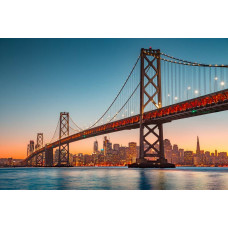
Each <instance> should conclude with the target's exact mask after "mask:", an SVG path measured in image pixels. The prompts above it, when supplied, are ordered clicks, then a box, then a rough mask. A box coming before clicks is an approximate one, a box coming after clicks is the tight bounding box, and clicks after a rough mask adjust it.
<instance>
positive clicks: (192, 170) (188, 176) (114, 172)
mask: <svg viewBox="0 0 228 228" xmlns="http://www.w3.org/2000/svg"><path fill="white" fill-rule="evenodd" d="M0 189H44V190H46V189H51V190H58V189H63V190H64V189H69V190H71V189H72V190H73V189H94V190H96V189H97V190H99V189H112V190H115V189H117V190H118V189H119V190H124V189H132V190H140V189H158V190H162V189H167V190H169V189H189V190H191V189H197V190H198V189H203V190H206V189H227V190H228V168H217V167H213V168H202V167H187V168H186V167H178V168H176V169H165V170H164V169H163V170H162V169H133V168H132V169H128V168H127V167H111V168H106V167H99V168H97V167H88V168H87V167H72V168H2V169H0Z"/></svg>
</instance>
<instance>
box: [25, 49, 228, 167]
mask: <svg viewBox="0 0 228 228" xmlns="http://www.w3.org/2000/svg"><path fill="white" fill-rule="evenodd" d="M227 85H228V65H224V64H205V63H197V62H191V61H187V60H183V59H180V58H175V57H173V56H170V55H168V54H165V53H162V52H160V50H159V49H157V50H155V49H152V48H149V49H143V48H142V49H141V52H140V55H139V56H138V58H137V60H136V62H135V64H134V66H133V68H132V70H131V72H130V74H129V75H128V77H127V78H126V81H125V82H124V84H123V86H122V88H121V89H120V90H119V93H118V94H117V96H116V97H115V99H114V100H113V102H112V103H111V105H110V106H109V107H108V108H107V110H106V111H105V112H104V113H103V115H102V116H101V117H100V118H99V119H98V120H96V121H95V122H94V123H93V124H91V125H90V126H89V127H88V128H86V129H82V128H80V127H79V126H78V125H77V124H76V123H75V122H74V121H73V120H72V118H71V117H70V115H69V113H68V112H62V113H60V118H59V121H58V124H57V127H56V130H55V132H54V135H53V137H52V139H51V141H50V143H48V144H45V145H44V138H43V133H38V134H37V140H36V145H32V146H31V144H29V145H28V148H27V157H26V158H25V159H24V160H23V161H22V162H21V165H23V166H53V164H54V163H53V149H54V148H58V149H59V153H58V164H57V166H69V151H70V150H69V144H70V143H72V142H75V141H79V140H85V139H87V138H90V137H94V136H98V135H103V134H107V133H112V132H117V131H123V130H130V129H136V128H138V129H139V132H140V141H139V146H140V148H139V154H138V159H137V161H136V163H135V164H131V165H129V167H161V168H166V167H171V168H172V167H175V166H174V165H173V164H169V163H167V160H166V158H165V155H164V145H163V124H165V123H167V122H170V121H174V120H179V119H184V118H189V117H194V116H199V115H205V114H209V113H215V112H220V111H225V110H227V109H228V86H227ZM104 156H105V155H104Z"/></svg>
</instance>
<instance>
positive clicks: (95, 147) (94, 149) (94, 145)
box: [93, 140, 98, 153]
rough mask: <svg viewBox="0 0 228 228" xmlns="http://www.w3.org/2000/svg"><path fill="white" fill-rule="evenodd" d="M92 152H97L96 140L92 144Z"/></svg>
mask: <svg viewBox="0 0 228 228" xmlns="http://www.w3.org/2000/svg"><path fill="white" fill-rule="evenodd" d="M93 152H94V153H96V152H98V142H97V140H96V141H95V142H94V144H93Z"/></svg>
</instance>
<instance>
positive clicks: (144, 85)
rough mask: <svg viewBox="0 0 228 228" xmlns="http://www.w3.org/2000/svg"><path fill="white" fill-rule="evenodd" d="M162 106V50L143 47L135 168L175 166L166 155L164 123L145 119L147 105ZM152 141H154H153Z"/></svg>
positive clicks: (132, 165) (133, 165)
mask: <svg viewBox="0 0 228 228" xmlns="http://www.w3.org/2000/svg"><path fill="white" fill-rule="evenodd" d="M149 105H152V106H153V107H154V108H156V109H158V108H161V107H162V93H161V65H160V50H159V49H158V50H153V49H152V48H149V49H143V48H142V49H141V72H140V141H139V142H140V149H139V156H138V159H137V160H136V163H134V164H131V165H128V167H134V168H175V165H173V164H169V163H167V160H166V159H165V155H164V144H163V126H162V123H159V124H155V125H153V126H150V125H148V124H147V123H146V122H145V119H144V112H145V109H146V107H147V106H149ZM151 142H152V143H151Z"/></svg>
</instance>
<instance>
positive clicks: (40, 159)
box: [36, 133, 44, 166]
mask: <svg viewBox="0 0 228 228" xmlns="http://www.w3.org/2000/svg"><path fill="white" fill-rule="evenodd" d="M43 144H44V135H43V133H37V138H36V149H37V150H38V149H40V148H42V147H43ZM43 165H44V155H43V153H40V154H38V155H37V156H36V166H43Z"/></svg>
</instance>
